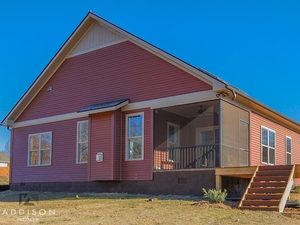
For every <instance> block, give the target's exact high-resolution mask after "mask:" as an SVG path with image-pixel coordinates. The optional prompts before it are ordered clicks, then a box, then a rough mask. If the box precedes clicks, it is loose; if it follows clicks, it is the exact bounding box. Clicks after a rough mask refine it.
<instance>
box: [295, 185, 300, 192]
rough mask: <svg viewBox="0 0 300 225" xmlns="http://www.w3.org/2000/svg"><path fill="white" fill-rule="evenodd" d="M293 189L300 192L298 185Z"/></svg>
mask: <svg viewBox="0 0 300 225" xmlns="http://www.w3.org/2000/svg"><path fill="white" fill-rule="evenodd" d="M294 191H295V192H297V193H300V185H297V186H295V187H294Z"/></svg>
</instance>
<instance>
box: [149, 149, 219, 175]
mask: <svg viewBox="0 0 300 225" xmlns="http://www.w3.org/2000/svg"><path fill="white" fill-rule="evenodd" d="M219 162H220V153H219V145H196V146H186V147H172V148H159V149H155V150H154V169H155V170H176V169H192V168H214V167H219V164H220V163H219Z"/></svg>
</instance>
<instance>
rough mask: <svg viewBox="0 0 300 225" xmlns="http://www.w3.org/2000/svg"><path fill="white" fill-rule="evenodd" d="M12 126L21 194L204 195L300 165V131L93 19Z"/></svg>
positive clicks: (18, 108) (15, 178) (14, 183)
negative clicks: (256, 174)
mask: <svg viewBox="0 0 300 225" xmlns="http://www.w3.org/2000/svg"><path fill="white" fill-rule="evenodd" d="M2 125H3V126H7V127H8V128H10V129H11V132H12V134H11V143H12V151H11V181H10V182H11V189H12V190H20V191H22V190H39V191H50V190H51V191H95V192H128V193H144V194H183V195H184V194H194V195H201V194H202V188H206V189H209V188H215V187H216V185H220V184H217V183H218V182H221V183H222V182H223V183H224V185H225V183H226V184H228V185H232V186H235V187H237V188H245V187H246V186H247V184H248V182H249V178H251V176H250V177H248V176H244V177H243V176H239V175H236V176H234V173H235V171H240V170H239V168H242V169H243V171H246V169H245V168H250V169H249V170H248V169H247V171H250V170H251V173H253V171H254V170H253V169H252V168H253V166H265V167H270V166H274V165H294V164H300V152H299V149H300V125H299V124H298V123H296V122H295V121H293V120H291V119H289V118H287V117H285V116H284V115H281V114H279V113H278V112H276V111H274V110H272V109H270V108H268V107H267V106H265V105H264V104H262V103H260V102H258V101H256V100H255V99H253V98H251V97H250V96H248V95H247V94H246V93H244V92H243V91H241V90H240V89H238V88H236V87H233V86H232V85H230V84H228V83H227V82H225V81H223V80H222V79H220V78H218V77H216V76H214V75H212V74H210V73H208V72H206V71H205V70H202V69H198V68H196V67H193V66H192V65H189V64H188V63H186V62H184V61H182V60H180V59H178V58H176V57H175V56H173V55H170V54H168V53H167V52H165V51H163V50H161V49H159V48H157V47H155V46H153V45H151V44H150V43H147V42H146V41H144V40H142V39H140V38H138V37H136V36H134V35H133V34H131V33H129V32H127V31H125V30H123V29H122V28H120V27H117V26H116V25H114V24H111V23H110V22H108V21H106V20H104V19H102V18H100V17H99V16H97V15H95V14H94V13H91V12H89V13H88V14H87V15H86V17H85V18H84V19H83V21H82V22H81V23H80V25H79V26H78V27H77V28H76V30H75V31H74V32H73V33H72V34H71V36H70V37H69V39H68V40H67V41H66V42H65V43H64V45H63V46H62V47H61V48H60V49H59V51H58V52H57V54H56V55H55V56H54V57H53V59H52V60H51V61H50V62H49V64H48V65H47V66H46V68H45V69H44V70H43V71H42V72H41V74H40V75H39V76H38V78H37V79H36V80H35V81H34V83H33V84H32V85H31V86H30V87H29V89H28V90H27V92H26V93H25V94H24V95H23V97H22V98H21V99H20V100H19V101H18V102H17V103H16V105H15V106H14V107H13V109H12V110H11V111H10V112H9V113H8V115H7V116H6V117H5V118H4V120H3V121H2ZM218 168H220V170H217V169H218ZM222 168H223V169H224V168H225V169H226V168H228V170H226V171H227V172H228V171H229V169H230V168H231V170H230V171H232V172H231V173H232V174H228V173H227V176H225V177H223V178H224V179H223V178H222V177H221V176H220V175H222V171H223V170H222ZM270 168H271V167H270ZM274 168H275V167H274ZM220 171H221V172H220ZM249 173H250V172H247V174H249ZM216 175H217V179H216ZM231 175H232V176H231ZM222 179H223V180H222ZM295 182H297V180H295Z"/></svg>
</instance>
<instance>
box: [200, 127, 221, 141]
mask: <svg viewBox="0 0 300 225" xmlns="http://www.w3.org/2000/svg"><path fill="white" fill-rule="evenodd" d="M218 129H219V126H208V127H197V128H196V144H197V145H202V143H201V140H200V138H199V134H200V133H201V132H203V131H213V132H214V140H213V142H214V143H213V144H212V145H215V144H219V143H216V140H217V139H218V137H217V136H216V130H218Z"/></svg>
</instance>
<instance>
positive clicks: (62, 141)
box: [12, 118, 87, 183]
mask: <svg viewBox="0 0 300 225" xmlns="http://www.w3.org/2000/svg"><path fill="white" fill-rule="evenodd" d="M82 120H87V118H82V119H78V120H67V121H62V122H57V123H49V124H42V125H37V126H31V127H24V128H14V129H13V151H12V159H13V162H12V164H13V165H12V168H13V170H12V183H20V182H59V181H86V180H87V164H76V141H77V140H76V136H77V121H82ZM50 131H52V165H51V166H31V167H28V166H27V162H28V135H29V134H34V133H42V132H50Z"/></svg>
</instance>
